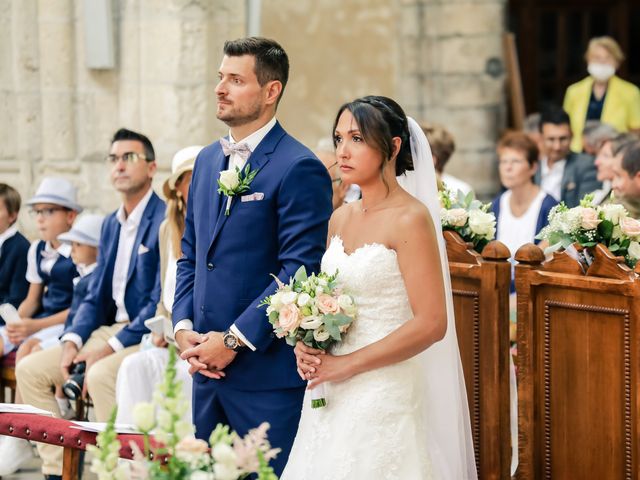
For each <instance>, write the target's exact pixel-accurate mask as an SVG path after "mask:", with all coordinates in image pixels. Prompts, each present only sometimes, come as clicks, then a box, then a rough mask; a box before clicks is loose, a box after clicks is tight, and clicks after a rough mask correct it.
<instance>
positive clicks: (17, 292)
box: [0, 232, 29, 325]
mask: <svg viewBox="0 0 640 480" xmlns="http://www.w3.org/2000/svg"><path fill="white" fill-rule="evenodd" d="M28 252H29V241H28V240H27V239H26V238H24V237H23V236H22V234H21V233H20V232H18V233H16V234H15V235H14V236H13V237H11V238H8V239H7V240H6V241H5V242H4V243H3V244H2V247H1V248H0V303H10V304H11V305H13V306H14V307H16V308H18V307H19V306H20V304H21V303H22V301H23V300H24V299H25V298H26V297H27V293H28V292H29V282H28V281H27V279H26V277H25V275H26V273H27V253H28ZM0 325H4V320H2V318H1V317H0Z"/></svg>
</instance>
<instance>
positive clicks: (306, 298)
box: [298, 293, 311, 307]
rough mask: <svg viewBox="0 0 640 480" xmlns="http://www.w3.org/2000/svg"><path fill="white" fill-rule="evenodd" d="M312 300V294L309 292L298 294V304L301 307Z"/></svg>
mask: <svg viewBox="0 0 640 480" xmlns="http://www.w3.org/2000/svg"><path fill="white" fill-rule="evenodd" d="M310 301H311V295H309V294H308V293H301V294H300V295H298V306H299V307H304V306H305V305H307V304H308V303H309V302H310Z"/></svg>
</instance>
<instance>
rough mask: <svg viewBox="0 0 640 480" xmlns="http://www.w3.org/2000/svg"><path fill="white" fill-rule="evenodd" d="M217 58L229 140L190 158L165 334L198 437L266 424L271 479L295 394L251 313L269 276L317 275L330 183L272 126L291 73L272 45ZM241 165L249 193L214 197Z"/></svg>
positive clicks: (295, 381)
mask: <svg viewBox="0 0 640 480" xmlns="http://www.w3.org/2000/svg"><path fill="white" fill-rule="evenodd" d="M224 54H225V55H224V58H223V60H222V64H221V66H220V70H219V78H220V81H219V83H218V85H217V86H216V96H217V118H218V119H220V120H222V121H223V122H225V123H226V124H227V125H228V126H229V128H230V131H229V137H228V138H225V139H222V140H221V141H218V142H215V143H213V144H211V145H209V146H208V147H206V148H205V149H203V150H202V152H201V153H200V155H198V158H197V160H196V164H195V168H194V171H193V177H192V180H191V189H190V193H189V199H188V205H187V217H186V228H185V233H184V237H183V240H182V252H183V256H182V258H181V259H180V260H179V262H178V274H177V285H176V295H175V301H174V305H173V321H174V329H175V332H176V341H177V343H178V345H179V347H180V350H181V351H182V356H183V358H186V359H188V361H189V363H190V364H191V372H192V374H193V375H194V377H193V378H194V386H193V388H194V390H193V415H194V423H195V424H196V436H197V437H198V438H203V439H208V437H209V434H210V433H211V431H212V430H213V428H215V426H216V424H217V423H225V424H228V425H230V426H231V428H233V429H234V430H236V431H237V432H238V433H239V434H240V435H244V434H245V433H246V432H247V431H248V430H249V429H251V428H255V427H257V426H258V425H259V424H260V423H262V422H265V421H266V422H269V423H270V424H271V429H270V430H269V440H270V442H271V444H272V446H273V447H278V448H281V449H282V452H281V453H280V455H279V456H278V458H277V459H276V460H275V461H273V462H272V466H273V467H274V470H275V471H276V474H278V475H279V474H280V473H281V472H282V470H283V468H284V465H285V464H286V462H287V458H288V456H289V451H290V449H291V445H292V443H293V439H294V437H295V434H296V430H297V427H298V420H299V418H300V411H301V409H302V399H303V396H304V391H305V384H304V382H303V381H301V379H300V377H299V376H298V374H297V372H296V363H295V356H294V354H293V350H292V348H291V347H289V346H288V345H286V343H285V342H284V340H281V339H277V338H275V336H274V335H273V333H272V327H271V325H270V324H269V322H268V319H267V317H266V315H265V311H264V309H262V308H260V309H259V308H257V306H258V304H259V303H260V301H261V300H262V299H263V298H264V297H265V296H267V295H270V294H272V293H274V291H275V290H276V283H275V281H274V280H273V278H272V277H271V274H274V275H277V277H278V278H279V279H280V280H282V281H283V282H288V281H289V278H290V277H292V276H293V275H294V274H295V272H296V270H297V269H298V268H299V267H300V266H301V265H304V266H305V267H306V269H307V271H308V272H312V271H318V270H319V267H320V260H321V258H322V254H323V253H324V250H325V245H326V238H327V227H328V220H329V217H330V216H331V211H332V205H331V195H332V191H331V180H330V177H329V175H328V174H327V170H326V169H325V168H324V166H323V165H322V163H321V162H320V161H319V160H318V159H317V158H316V157H315V156H314V155H313V153H312V152H311V151H310V150H309V149H307V148H306V147H305V146H303V145H302V144H300V143H299V142H298V141H296V140H295V139H294V138H293V137H291V136H290V135H288V134H287V133H286V132H285V131H284V129H283V128H282V127H281V126H280V124H279V123H278V122H277V121H276V119H275V113H276V108H277V105H278V102H279V100H280V98H281V95H282V92H283V90H284V87H285V85H286V83H287V78H288V74H289V60H288V58H287V54H286V53H285V51H284V50H283V49H282V47H281V46H280V45H278V44H277V43H276V42H274V41H272V40H268V39H264V38H255V37H252V38H244V39H239V40H235V41H230V42H226V43H225V46H224ZM247 166H248V168H249V171H250V172H253V173H255V177H254V178H253V179H252V180H251V182H250V185H249V189H248V190H247V191H244V192H238V193H236V194H234V195H225V194H223V193H218V179H220V178H221V175H220V174H221V172H223V171H225V170H232V171H236V168H238V169H240V170H241V171H243V172H244V171H246V170H245V168H246V167H247ZM231 176H233V175H231ZM226 178H228V177H227V176H226V175H223V176H222V179H226ZM229 197H230V198H229ZM227 208H228V214H227V211H226V210H227Z"/></svg>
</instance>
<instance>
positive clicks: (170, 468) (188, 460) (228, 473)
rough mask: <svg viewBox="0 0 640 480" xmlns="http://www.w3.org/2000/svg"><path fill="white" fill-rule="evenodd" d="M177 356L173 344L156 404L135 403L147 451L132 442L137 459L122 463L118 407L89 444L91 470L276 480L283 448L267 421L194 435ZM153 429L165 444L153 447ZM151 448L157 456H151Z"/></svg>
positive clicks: (114, 475)
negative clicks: (241, 431)
mask: <svg viewBox="0 0 640 480" xmlns="http://www.w3.org/2000/svg"><path fill="white" fill-rule="evenodd" d="M176 359H177V354H176V351H175V348H174V347H173V346H170V347H169V363H168V365H167V370H166V373H165V378H164V381H163V382H162V383H160V384H159V385H158V386H157V387H156V391H155V392H154V395H153V403H139V404H137V405H136V406H135V407H134V411H133V417H134V422H135V424H136V427H137V428H138V429H139V430H140V431H141V432H142V434H143V435H144V446H145V448H144V450H145V451H144V452H142V451H141V450H140V448H138V446H137V444H135V443H133V442H131V448H132V450H133V451H134V459H135V460H136V462H134V464H133V466H131V467H130V466H129V465H128V464H125V463H119V462H118V456H119V455H118V452H119V450H120V442H119V441H118V439H117V435H116V432H115V428H114V423H115V417H116V410H115V409H114V411H113V413H112V415H111V418H110V420H109V422H108V423H107V428H106V429H105V431H104V432H102V433H100V434H99V435H98V439H97V446H92V445H89V446H87V450H88V451H89V452H91V453H92V454H93V455H94V458H93V461H92V464H91V471H92V472H94V473H96V474H97V475H98V479H99V480H125V479H131V478H133V479H140V480H142V479H152V480H182V479H192V480H238V479H240V478H245V477H247V476H248V475H250V474H257V478H258V480H277V476H276V475H275V473H274V472H273V469H272V468H271V467H270V466H269V460H271V459H273V458H275V457H276V455H277V454H278V453H279V452H280V449H273V448H271V446H270V445H269V441H268V440H267V430H268V429H269V424H268V423H263V424H262V425H260V426H259V427H258V428H256V429H254V430H251V431H249V433H248V434H247V435H246V436H245V437H244V438H241V437H240V436H238V435H237V434H236V433H235V432H232V431H230V429H229V427H228V426H224V425H220V424H219V425H218V426H217V427H216V428H215V430H214V431H213V433H212V434H211V436H210V437H209V443H207V442H205V441H204V440H197V439H195V438H194V437H193V432H194V428H193V425H191V424H190V423H187V422H184V421H183V420H181V418H182V416H183V415H184V413H185V411H186V409H187V407H188V406H187V404H186V401H185V399H184V398H183V395H182V386H181V382H180V381H179V380H176V367H175V364H176ZM151 433H152V434H153V438H154V440H155V441H157V442H159V443H161V444H162V446H161V447H155V448H152V447H151V442H150V436H151ZM150 453H153V456H152V457H151V458H153V460H150V459H149V458H150ZM164 458H166V459H167V460H166V463H163V459H164Z"/></svg>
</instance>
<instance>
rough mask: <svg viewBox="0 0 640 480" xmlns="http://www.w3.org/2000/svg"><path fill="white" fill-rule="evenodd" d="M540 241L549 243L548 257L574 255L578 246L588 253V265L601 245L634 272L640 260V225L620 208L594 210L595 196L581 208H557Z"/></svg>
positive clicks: (586, 198)
mask: <svg viewBox="0 0 640 480" xmlns="http://www.w3.org/2000/svg"><path fill="white" fill-rule="evenodd" d="M536 238H537V239H540V240H547V241H548V242H549V244H550V246H549V247H548V248H546V249H545V253H550V252H554V251H556V250H559V249H561V248H563V249H569V250H568V251H571V250H570V249H571V248H572V247H571V246H572V245H573V244H576V243H577V244H578V245H580V246H582V247H584V248H585V249H586V251H585V252H584V253H583V254H582V256H583V258H584V260H585V261H586V263H587V264H589V263H591V258H590V256H589V254H588V249H589V248H591V247H594V246H596V245H597V244H598V243H601V244H603V245H604V246H605V247H607V248H608V249H609V251H610V252H611V253H613V254H615V255H618V256H621V257H624V259H625V263H626V264H627V265H628V266H629V267H631V268H634V267H635V265H636V263H637V261H638V259H640V221H638V220H636V219H634V218H631V217H629V213H628V212H627V210H626V209H625V208H624V207H623V206H622V205H619V204H608V205H598V206H594V205H593V195H591V194H589V195H585V197H584V198H583V199H582V200H581V201H580V205H579V206H577V207H574V208H569V207H567V206H566V205H565V204H564V203H560V204H558V205H556V206H555V207H553V208H552V209H551V212H549V224H548V225H547V226H546V227H544V228H543V229H542V230H541V231H540V233H539V234H538V235H537V236H536ZM574 255H575V252H574Z"/></svg>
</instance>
